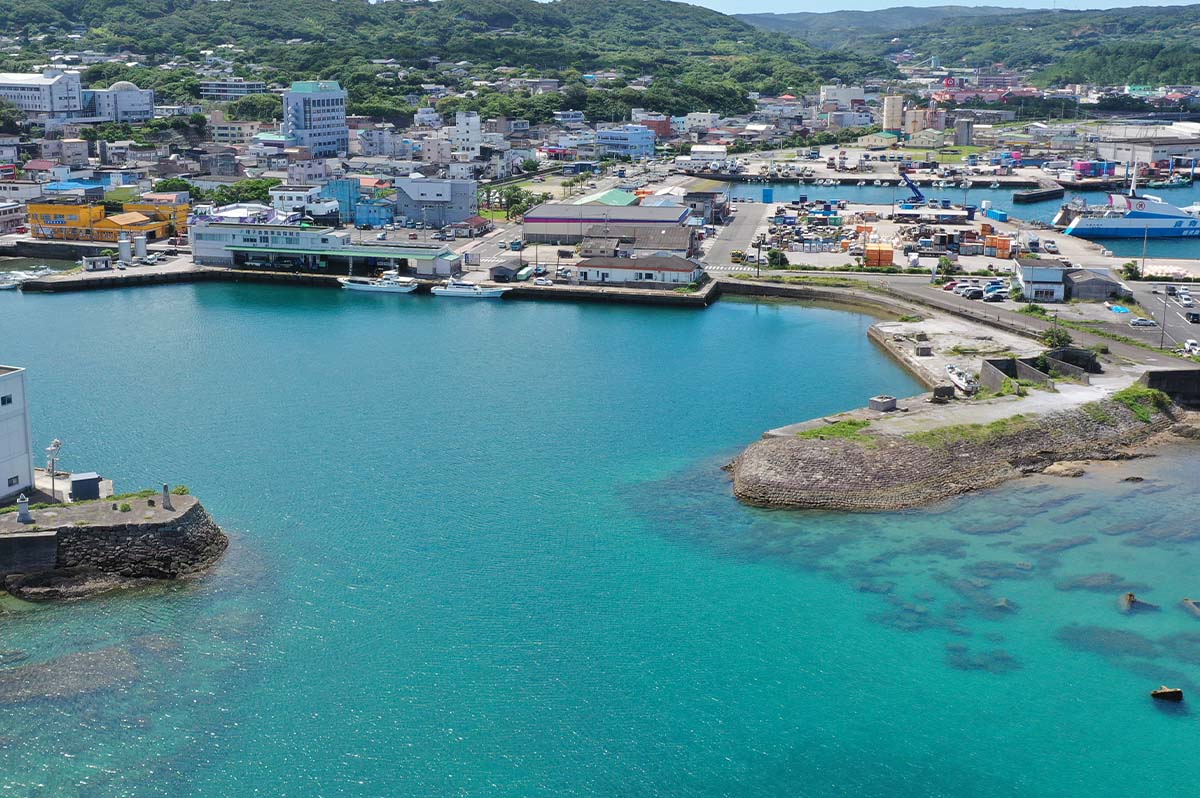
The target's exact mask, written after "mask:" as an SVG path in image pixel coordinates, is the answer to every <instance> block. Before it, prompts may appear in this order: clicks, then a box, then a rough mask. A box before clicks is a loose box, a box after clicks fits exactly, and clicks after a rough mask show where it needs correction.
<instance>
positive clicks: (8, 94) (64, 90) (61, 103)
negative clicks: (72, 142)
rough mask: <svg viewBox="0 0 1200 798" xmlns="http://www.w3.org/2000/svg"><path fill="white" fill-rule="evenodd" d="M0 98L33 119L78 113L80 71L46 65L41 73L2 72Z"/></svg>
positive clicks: (80, 97)
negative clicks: (48, 67)
mask: <svg viewBox="0 0 1200 798" xmlns="http://www.w3.org/2000/svg"><path fill="white" fill-rule="evenodd" d="M0 98H3V99H5V100H8V101H9V102H10V103H12V104H13V105H15V106H17V108H19V109H21V110H22V111H24V112H25V113H26V115H28V116H29V117H32V118H34V119H46V118H66V117H70V116H77V115H78V114H79V112H80V111H81V110H82V109H83V87H82V85H81V84H80V82H79V73H78V72H65V71H63V70H61V69H47V70H45V71H43V72H41V73H33V74H24V73H13V72H5V73H0Z"/></svg>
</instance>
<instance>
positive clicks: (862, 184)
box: [858, 180, 879, 186]
mask: <svg viewBox="0 0 1200 798" xmlns="http://www.w3.org/2000/svg"><path fill="white" fill-rule="evenodd" d="M866 184H867V181H866V180H859V181H858V185H860V186H865V185H866ZM875 185H879V181H878V180H876V181H875Z"/></svg>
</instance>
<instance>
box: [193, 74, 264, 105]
mask: <svg viewBox="0 0 1200 798" xmlns="http://www.w3.org/2000/svg"><path fill="white" fill-rule="evenodd" d="M266 92H267V84H266V83H264V82H263V81H261V80H245V79H244V78H232V77H231V78H221V79H219V80H202V81H200V97H201V98H203V99H205V100H217V101H219V102H228V101H230V100H236V99H237V98H239V97H245V96H247V95H250V94H266Z"/></svg>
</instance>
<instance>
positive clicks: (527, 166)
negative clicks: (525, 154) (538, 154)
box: [521, 158, 538, 172]
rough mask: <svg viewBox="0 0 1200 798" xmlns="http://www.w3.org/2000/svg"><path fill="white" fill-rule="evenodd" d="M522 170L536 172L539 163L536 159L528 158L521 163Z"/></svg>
mask: <svg viewBox="0 0 1200 798" xmlns="http://www.w3.org/2000/svg"><path fill="white" fill-rule="evenodd" d="M521 169H522V170H524V171H526V172H536V171H537V170H538V162H537V159H536V158H526V159H525V160H524V161H522V162H521Z"/></svg>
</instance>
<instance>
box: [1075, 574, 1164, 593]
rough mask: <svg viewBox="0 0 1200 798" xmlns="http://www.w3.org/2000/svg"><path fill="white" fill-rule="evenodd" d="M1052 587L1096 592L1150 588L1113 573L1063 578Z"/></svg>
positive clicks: (1132, 590)
mask: <svg viewBox="0 0 1200 798" xmlns="http://www.w3.org/2000/svg"><path fill="white" fill-rule="evenodd" d="M1054 587H1055V588H1057V589H1058V590H1091V591H1093V592H1096V593H1117V592H1124V593H1129V592H1136V591H1138V590H1149V589H1150V586H1149V585H1145V584H1142V583H1141V582H1127V581H1125V579H1124V577H1121V576H1118V575H1116V574H1113V573H1098V574H1084V575H1082V576H1076V577H1072V578H1071V579H1066V580H1063V581H1062V582H1059V583H1058V584H1056V585H1055V586H1054Z"/></svg>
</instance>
